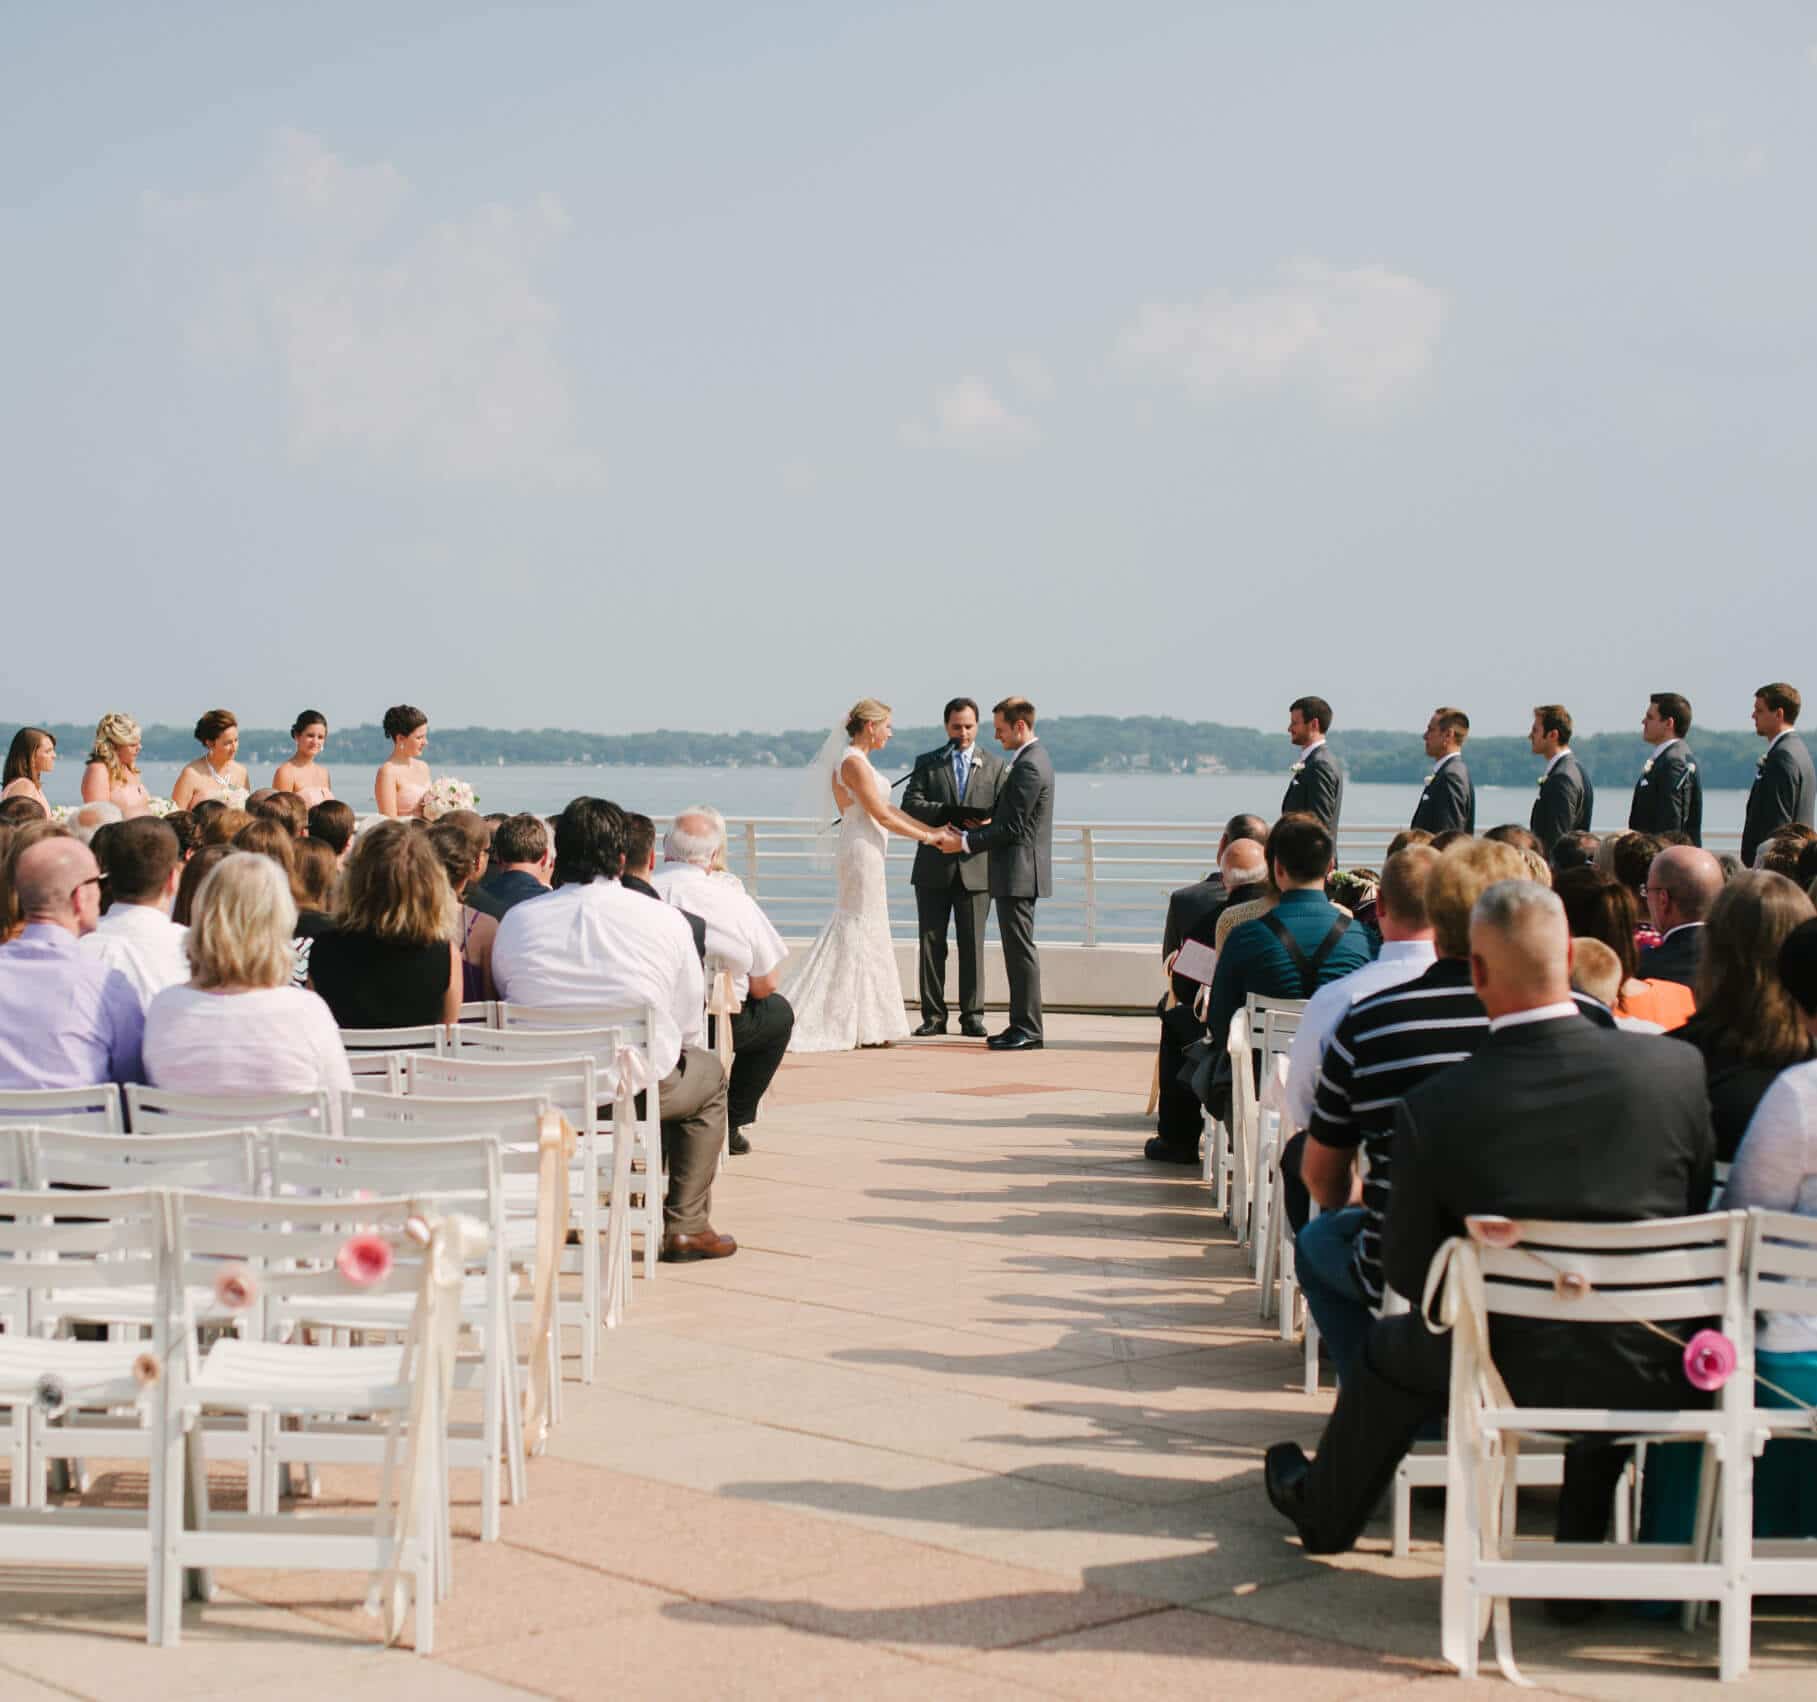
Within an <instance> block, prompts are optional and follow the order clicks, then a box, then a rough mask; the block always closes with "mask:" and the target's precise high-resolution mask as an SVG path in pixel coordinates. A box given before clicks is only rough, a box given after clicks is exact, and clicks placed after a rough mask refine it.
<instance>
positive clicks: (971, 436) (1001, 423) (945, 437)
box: [902, 377, 1041, 455]
mask: <svg viewBox="0 0 1817 1702" xmlns="http://www.w3.org/2000/svg"><path fill="white" fill-rule="evenodd" d="M1040 435H1041V434H1040V433H1039V432H1038V431H1037V430H1036V429H1035V424H1034V422H1033V421H1032V420H1030V419H1027V418H1025V417H1024V416H1023V415H1021V414H1017V413H1013V412H1012V411H1011V410H1010V409H1009V408H1007V407H1006V406H1005V405H1004V404H1003V403H1002V402H1001V401H1000V400H999V399H998V397H997V395H996V392H995V391H993V390H992V389H991V387H990V386H989V385H988V384H986V383H985V382H984V380H983V379H982V378H974V377H965V378H962V379H960V380H959V382H958V383H957V384H952V385H949V386H947V388H945V389H944V390H941V391H939V392H937V393H936V394H935V397H934V422H933V424H932V425H931V426H929V425H926V424H924V423H922V422H921V421H919V420H916V421H912V422H911V423H910V424H908V425H905V426H904V427H903V428H902V440H903V442H905V443H907V444H910V445H912V446H913V447H915V448H917V449H930V448H940V449H959V450H964V451H966V452H967V453H969V454H974V455H1000V454H1004V453H1014V452H1015V451H1018V450H1022V449H1026V448H1028V446H1029V445H1030V444H1032V443H1034V442H1035V441H1036V440H1037V439H1038V438H1039V437H1040Z"/></svg>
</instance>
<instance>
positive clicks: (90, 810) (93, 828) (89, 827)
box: [69, 798, 126, 845]
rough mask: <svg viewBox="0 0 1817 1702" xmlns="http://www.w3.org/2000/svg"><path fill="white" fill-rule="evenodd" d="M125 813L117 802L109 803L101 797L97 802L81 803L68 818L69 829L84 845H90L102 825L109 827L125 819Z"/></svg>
mask: <svg viewBox="0 0 1817 1702" xmlns="http://www.w3.org/2000/svg"><path fill="white" fill-rule="evenodd" d="M125 820H126V814H125V812H124V811H123V810H122V809H121V808H120V806H119V805H118V804H114V803H109V802H108V801H107V800H106V799H105V798H103V799H102V800H101V801H100V802H99V803H94V804H83V805H82V806H81V807H80V808H79V809H78V810H77V811H76V813H75V814H74V815H73V816H71V817H70V818H69V830H70V832H71V833H73V834H74V835H75V836H76V837H77V838H78V839H79V840H81V841H82V843H83V844H84V845H92V844H93V843H94V840H95V835H96V834H97V833H99V832H100V831H101V829H102V828H104V827H111V826H113V824H114V823H115V822H119V821H125Z"/></svg>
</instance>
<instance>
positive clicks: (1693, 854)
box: [1640, 845, 1723, 988]
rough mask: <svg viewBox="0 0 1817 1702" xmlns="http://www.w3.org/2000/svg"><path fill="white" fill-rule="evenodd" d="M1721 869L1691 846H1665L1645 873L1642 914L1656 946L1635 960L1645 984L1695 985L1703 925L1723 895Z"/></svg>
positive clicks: (1708, 856)
mask: <svg viewBox="0 0 1817 1702" xmlns="http://www.w3.org/2000/svg"><path fill="white" fill-rule="evenodd" d="M1722 887H1723V880H1722V865H1721V864H1720V863H1718V862H1717V861H1716V859H1715V858H1714V857H1712V856H1711V855H1710V853H1709V852H1708V851H1701V850H1699V849H1698V848H1697V847H1696V846H1695V845H1668V846H1667V847H1666V848H1665V850H1663V851H1661V852H1660V854H1659V855H1658V856H1657V857H1655V858H1654V859H1653V862H1652V865H1651V866H1650V867H1649V868H1648V870H1647V914H1648V915H1649V916H1651V917H1652V918H1653V930H1654V932H1655V933H1657V934H1658V935H1659V944H1658V945H1656V946H1648V947H1647V949H1646V950H1645V951H1643V952H1642V953H1641V954H1640V974H1641V975H1643V976H1644V977H1645V978H1646V979H1647V980H1649V981H1677V982H1679V983H1680V984H1681V985H1683V986H1686V987H1691V988H1695V987H1696V985H1697V965H1698V962H1699V960H1700V959H1701V958H1702V956H1703V937H1704V936H1703V930H1704V919H1705V918H1706V917H1707V916H1708V915H1709V914H1710V906H1711V905H1712V904H1714V903H1715V902H1716V900H1717V899H1718V898H1719V897H1720V896H1721V894H1722Z"/></svg>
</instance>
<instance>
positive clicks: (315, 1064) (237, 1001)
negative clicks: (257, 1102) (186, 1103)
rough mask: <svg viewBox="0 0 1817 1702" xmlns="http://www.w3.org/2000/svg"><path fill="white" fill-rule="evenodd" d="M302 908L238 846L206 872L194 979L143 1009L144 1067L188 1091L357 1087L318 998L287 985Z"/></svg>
mask: <svg viewBox="0 0 1817 1702" xmlns="http://www.w3.org/2000/svg"><path fill="white" fill-rule="evenodd" d="M296 925H297V911H296V905H295V904H294V903H293V902H292V901H291V897H290V885H289V883H288V882H287V881H286V880H285V878H284V871H283V870H282V869H280V868H279V867H278V866H277V864H276V863H274V862H273V861H272V860H271V859H270V858H269V857H261V856H259V855H258V854H257V853H256V852H252V851H234V852H231V853H229V855H228V856H227V857H225V858H223V859H222V861H221V862H220V864H219V865H218V866H217V867H216V868H215V869H214V870H213V871H211V873H210V874H209V876H208V878H207V879H206V880H205V881H203V883H202V889H201V891H200V892H199V893H197V894H196V901H195V909H194V911H193V913H192V915H191V917H190V923H189V940H188V948H189V963H190V971H191V979H190V982H189V985H188V986H186V987H166V988H165V989H164V991H163V992H161V993H159V994H158V995H157V997H156V998H154V999H153V1000H152V1002H151V1005H150V1007H149V1008H148V1009H147V1011H146V1013H145V1045H144V1056H145V1073H146V1076H147V1078H148V1079H149V1080H150V1082H151V1085H152V1086H153V1087H164V1088H172V1089H175V1090H176V1091H179V1092H183V1093H313V1092H316V1091H317V1090H324V1089H325V1090H326V1091H327V1092H328V1093H329V1094H330V1095H331V1096H332V1097H331V1099H330V1104H331V1105H338V1104H339V1102H340V1100H339V1096H340V1094H341V1093H342V1092H343V1091H345V1090H349V1089H351V1088H352V1086H353V1073H352V1072H351V1071H350V1070H349V1069H348V1067H347V1054H346V1053H345V1052H344V1051H343V1050H342V1048H341V1036H340V1030H339V1029H337V1028H336V1027H335V1023H334V1018H333V1017H332V1016H331V1015H330V1014H329V1012H328V1007H327V1005H325V1004H324V1003H323V1002H322V1000H321V998H320V997H319V996H318V995H316V994H314V993H311V992H307V991H305V990H304V989H303V988H301V987H293V986H292V985H291V984H290V975H291V970H292V968H293V966H294V965H295V962H296V955H295V952H294V951H293V949H292V946H291V940H292V937H293V936H294V935H295V933H296Z"/></svg>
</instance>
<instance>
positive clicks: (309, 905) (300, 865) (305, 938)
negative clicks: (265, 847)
mask: <svg viewBox="0 0 1817 1702" xmlns="http://www.w3.org/2000/svg"><path fill="white" fill-rule="evenodd" d="M291 883H292V891H293V893H294V895H295V898H296V901H297V932H296V939H295V940H294V941H293V942H292V944H293V945H294V947H295V949H296V960H297V961H296V971H295V973H294V974H293V976H292V977H291V979H292V980H294V981H295V982H296V984H297V985H298V986H299V987H306V986H308V985H309V959H310V955H311V953H312V951H313V950H314V947H315V942H316V941H317V940H319V939H320V938H321V937H322V936H323V935H324V934H328V933H332V932H333V931H334V906H335V900H336V898H337V897H338V895H339V892H340V885H341V861H340V859H339V858H338V857H336V856H335V854H334V853H333V852H332V851H330V850H329V849H328V847H327V846H326V845H324V844H323V843H322V842H321V841H320V840H319V839H299V840H298V841H297V845H296V868H295V869H294V870H293V871H292V874H291Z"/></svg>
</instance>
